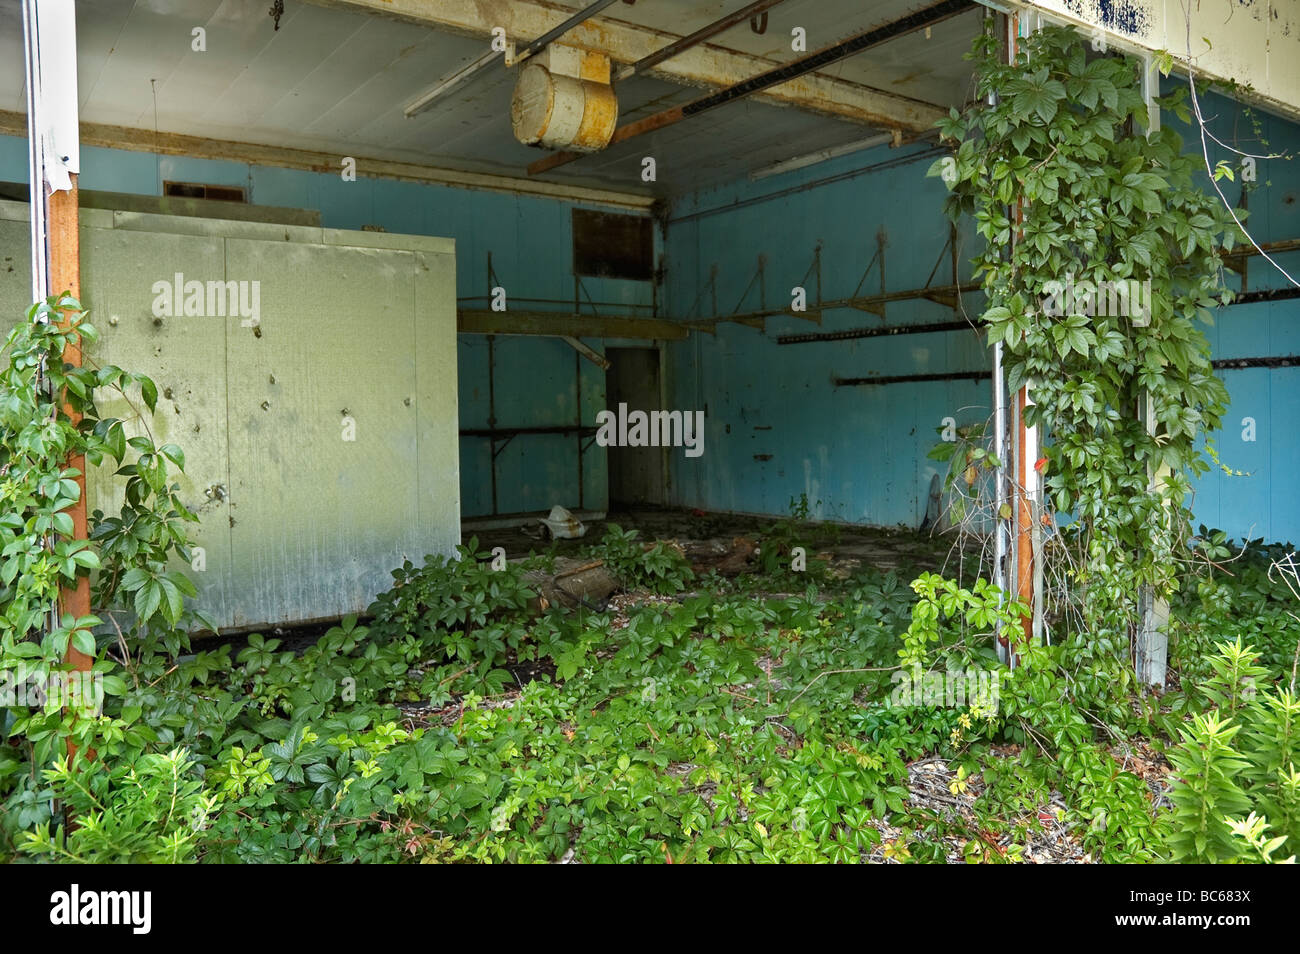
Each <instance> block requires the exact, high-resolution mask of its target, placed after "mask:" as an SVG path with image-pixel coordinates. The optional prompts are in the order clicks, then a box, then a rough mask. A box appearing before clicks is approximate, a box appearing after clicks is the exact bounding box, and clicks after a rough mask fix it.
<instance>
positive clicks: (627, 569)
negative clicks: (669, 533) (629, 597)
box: [591, 523, 694, 593]
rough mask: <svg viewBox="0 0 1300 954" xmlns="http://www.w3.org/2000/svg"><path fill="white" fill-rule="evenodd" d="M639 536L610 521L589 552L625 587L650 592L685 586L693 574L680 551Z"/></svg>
mask: <svg viewBox="0 0 1300 954" xmlns="http://www.w3.org/2000/svg"><path fill="white" fill-rule="evenodd" d="M639 536H640V533H639V531H636V530H624V529H623V528H622V527H620V526H619V525H618V524H616V523H611V524H609V525H608V526H607V527H606V528H605V536H604V538H603V539H602V540H601V542H600V545H599V546H598V547H596V548H594V549H593V550H592V551H591V555H592V556H593V557H594V558H597V559H601V560H604V561H605V566H606V567H608V568H609V571H610V572H611V573H613V574H614V576H615V578H617V579H618V581H619V583H621V584H622V585H623V588H624V589H628V590H636V589H646V590H649V591H650V592H652V593H676V592H679V591H680V590H682V589H684V588H685V586H686V584H687V583H688V582H689V581H690V580H691V579H693V578H694V574H693V573H692V572H691V567H690V563H689V562H688V561H687V560H686V557H685V555H683V553H682V552H681V550H680V549H678V548H677V547H675V546H673V545H672V544H670V543H668V542H667V541H664V540H656V541H655V542H654V543H651V544H645V545H642V544H641V543H640V542H639V541H638V537H639Z"/></svg>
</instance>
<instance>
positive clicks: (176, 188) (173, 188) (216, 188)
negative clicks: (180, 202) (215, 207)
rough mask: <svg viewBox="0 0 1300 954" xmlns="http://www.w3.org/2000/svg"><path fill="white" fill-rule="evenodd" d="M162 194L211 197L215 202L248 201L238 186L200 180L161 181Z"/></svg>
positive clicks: (192, 197)
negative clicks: (207, 182) (210, 183)
mask: <svg viewBox="0 0 1300 954" xmlns="http://www.w3.org/2000/svg"><path fill="white" fill-rule="evenodd" d="M163 195H167V196H176V197H177V198H180V199H212V200H213V201H215V202H244V203H247V202H248V194H247V193H246V192H245V190H244V189H242V188H241V187H239V186H224V185H206V184H205V183H202V182H169V181H165V182H163Z"/></svg>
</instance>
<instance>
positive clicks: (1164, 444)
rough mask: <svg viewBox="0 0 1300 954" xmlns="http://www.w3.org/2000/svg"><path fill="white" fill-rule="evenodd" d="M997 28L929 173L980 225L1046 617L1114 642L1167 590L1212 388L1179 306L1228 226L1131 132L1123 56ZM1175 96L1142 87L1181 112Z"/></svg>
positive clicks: (1137, 103)
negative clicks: (1033, 482) (1036, 481)
mask: <svg viewBox="0 0 1300 954" xmlns="http://www.w3.org/2000/svg"><path fill="white" fill-rule="evenodd" d="M1000 45H1001V44H1000V43H999V39H998V36H997V34H996V32H995V31H993V30H991V29H990V30H989V31H988V32H986V33H985V34H983V35H982V36H981V37H979V38H977V40H976V43H975V47H974V49H973V50H972V53H971V54H970V56H971V58H973V59H974V60H975V61H976V63H977V84H978V89H977V96H978V97H979V98H978V99H977V100H976V101H975V102H974V103H972V105H971V106H969V107H968V108H967V109H966V110H965V111H964V112H959V111H957V110H955V109H954V110H952V111H951V112H950V114H949V117H948V118H947V119H945V120H943V121H941V123H940V124H939V125H940V132H941V135H942V137H943V139H944V141H945V142H947V143H949V144H951V145H952V146H953V149H954V152H953V155H952V156H950V157H947V158H944V159H940V160H939V161H938V162H936V163H935V164H934V166H933V167H932V168H931V170H930V174H932V175H942V176H944V179H945V182H946V183H947V184H948V185H949V188H950V189H951V194H950V195H949V197H948V202H947V211H948V213H949V215H951V216H952V217H954V218H958V217H960V216H963V215H969V216H972V217H973V218H974V221H975V227H976V230H977V233H978V234H979V236H980V237H981V238H982V239H983V240H984V243H985V244H984V248H983V250H982V251H981V252H980V253H979V254H978V255H977V256H976V257H975V260H974V264H975V273H976V275H977V276H979V277H980V278H981V279H982V282H983V287H984V291H985V294H986V298H987V308H986V310H985V312H984V315H983V320H984V324H985V326H986V328H987V330H988V335H989V341H990V343H995V342H1001V343H1002V348H1003V356H1004V362H1005V367H1006V373H1007V387H1008V390H1009V391H1010V392H1011V393H1015V392H1016V391H1018V390H1020V389H1021V388H1022V387H1023V386H1024V385H1025V384H1026V383H1027V382H1029V381H1032V382H1034V392H1033V401H1032V403H1031V404H1027V406H1026V408H1025V423H1026V424H1027V425H1029V426H1035V427H1037V428H1038V429H1039V441H1040V446H1041V448H1042V449H1041V450H1040V451H1038V452H1037V453H1038V454H1039V455H1040V456H1039V457H1038V458H1037V459H1035V460H1033V461H1027V463H1028V464H1029V465H1030V466H1032V467H1034V469H1035V470H1036V471H1037V472H1038V474H1039V475H1041V478H1042V482H1043V483H1042V486H1043V494H1042V506H1043V512H1042V514H1041V518H1040V519H1041V523H1042V528H1041V531H1040V532H1042V533H1043V534H1044V535H1045V537H1046V544H1045V547H1044V573H1045V576H1046V579H1045V585H1044V590H1045V592H1046V593H1047V594H1048V601H1049V605H1048V607H1047V615H1048V617H1049V618H1050V619H1051V620H1052V625H1053V628H1054V630H1055V631H1056V633H1055V635H1056V636H1057V637H1058V638H1059V637H1062V636H1064V635H1066V633H1067V632H1069V631H1073V632H1075V633H1078V634H1080V636H1081V638H1083V639H1086V640H1087V641H1088V642H1089V644H1090V645H1091V646H1092V647H1093V648H1094V651H1095V652H1096V653H1098V654H1102V653H1105V654H1108V655H1109V656H1111V657H1112V658H1118V659H1126V658H1129V656H1130V654H1131V653H1132V652H1133V650H1134V648H1135V647H1137V646H1138V645H1140V639H1139V637H1140V634H1141V632H1142V621H1143V619H1144V618H1146V619H1148V620H1149V619H1151V618H1152V616H1151V614H1145V616H1144V612H1143V606H1142V601H1143V594H1144V593H1149V594H1150V598H1151V599H1152V600H1156V601H1158V600H1165V599H1167V598H1168V596H1169V595H1170V594H1171V593H1172V592H1174V591H1175V590H1177V589H1178V587H1179V586H1180V584H1181V582H1182V580H1183V579H1184V578H1185V577H1186V576H1187V575H1188V569H1189V564H1190V563H1191V562H1192V561H1193V559H1194V554H1193V552H1192V550H1191V549H1190V548H1189V546H1188V543H1189V539H1190V535H1191V534H1190V527H1191V520H1190V512H1189V510H1188V508H1187V506H1186V501H1187V499H1188V493H1189V489H1190V477H1191V476H1192V475H1194V474H1197V473H1203V472H1204V471H1205V470H1206V469H1207V466H1208V465H1207V463H1206V461H1205V460H1204V458H1203V456H1202V453H1201V452H1200V450H1198V448H1197V446H1196V441H1197V437H1198V435H1200V434H1203V433H1205V432H1207V431H1210V430H1213V429H1215V428H1216V427H1218V425H1219V422H1220V418H1221V416H1222V414H1223V413H1224V409H1225V404H1226V400H1227V393H1226V391H1225V389H1224V386H1223V383H1222V382H1221V381H1220V380H1219V379H1218V378H1217V377H1216V376H1215V374H1214V370H1213V367H1212V365H1211V362H1210V353H1209V350H1210V349H1209V343H1208V342H1207V340H1206V338H1205V336H1204V334H1203V333H1202V331H1201V330H1200V328H1199V327H1198V322H1209V321H1211V320H1212V317H1213V316H1212V314H1211V309H1212V308H1214V307H1215V306H1216V305H1218V304H1220V303H1223V302H1226V301H1228V300H1230V298H1231V293H1230V292H1228V291H1227V290H1226V289H1225V287H1224V285H1223V269H1222V262H1221V260H1220V257H1219V256H1220V249H1227V250H1229V251H1230V250H1231V249H1232V247H1233V246H1234V244H1236V243H1237V242H1239V241H1240V240H1241V235H1240V231H1239V230H1238V229H1237V228H1236V226H1235V224H1234V223H1233V222H1232V219H1231V216H1230V215H1229V214H1228V211H1227V210H1226V209H1225V208H1224V207H1223V206H1222V205H1221V204H1220V203H1219V201H1218V200H1217V198H1216V197H1213V196H1211V195H1209V194H1207V193H1206V192H1204V191H1203V190H1202V189H1201V188H1199V187H1198V182H1197V180H1196V176H1197V174H1198V171H1199V166H1198V163H1197V161H1196V157H1193V156H1190V155H1186V154H1184V152H1183V150H1182V142H1181V140H1180V138H1179V136H1178V135H1177V134H1176V133H1175V132H1174V131H1173V130H1172V129H1169V128H1161V129H1152V130H1151V132H1150V135H1147V131H1146V127H1147V124H1148V122H1149V114H1148V111H1147V99H1146V98H1145V97H1144V90H1143V74H1142V64H1141V63H1139V62H1137V61H1135V60H1133V59H1131V58H1128V57H1125V56H1122V55H1119V54H1117V53H1115V52H1114V51H1110V52H1107V51H1105V50H1098V49H1093V48H1090V46H1089V44H1088V42H1087V41H1086V40H1085V39H1083V38H1081V37H1080V36H1078V35H1077V34H1076V33H1075V32H1074V31H1073V30H1070V29H1068V28H1064V27H1050V28H1045V29H1042V30H1040V31H1037V32H1034V33H1032V34H1030V35H1028V36H1024V37H1021V38H1020V40H1019V43H1018V49H1017V51H1016V55H1015V57H1014V59H1013V61H1012V62H1010V63H1006V62H1003V61H1002V59H1001V57H1000V55H999V52H1000V49H999V48H1000ZM991 93H996V94H997V96H996V97H995V98H990V94H991ZM1184 96H1185V91H1183V90H1177V91H1175V92H1174V93H1172V94H1171V95H1169V96H1164V97H1159V96H1153V97H1152V102H1153V103H1155V104H1156V105H1158V106H1159V107H1160V108H1161V109H1163V110H1169V111H1172V112H1173V113H1174V114H1175V115H1178V116H1180V117H1183V118H1186V117H1187V116H1189V110H1188V108H1187V105H1186V104H1185V103H1184ZM1238 215H1244V212H1242V211H1240V210H1239V211H1238ZM1017 234H1018V235H1019V236H1020V238H1019V239H1018V240H1016V241H1014V242H1013V241H1012V239H1013V236H1015V235H1017ZM1008 247H1010V248H1011V252H1010V254H1008V252H1007V249H1008ZM1143 408H1149V409H1150V410H1149V413H1148V412H1144V411H1143ZM1153 474H1162V475H1163V479H1161V480H1158V481H1156V480H1153V479H1152V475H1153ZM1058 525H1059V526H1058ZM1053 641H1057V640H1056V639H1054V640H1053ZM1124 672H1125V673H1126V675H1125V676H1124V677H1123V678H1122V679H1121V684H1118V685H1116V686H1115V687H1114V688H1115V690H1116V691H1117V692H1121V691H1124V690H1125V689H1126V688H1127V686H1126V685H1124V684H1122V683H1123V682H1124V681H1125V680H1127V681H1128V682H1129V684H1131V681H1132V678H1133V673H1132V671H1131V670H1128V669H1125V670H1124Z"/></svg>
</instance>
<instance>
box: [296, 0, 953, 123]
mask: <svg viewBox="0 0 1300 954" xmlns="http://www.w3.org/2000/svg"><path fill="white" fill-rule="evenodd" d="M308 2H311V3H313V4H315V5H316V6H323V7H331V8H333V9H339V10H350V11H353V12H359V13H371V14H376V15H379V16H386V17H390V18H393V19H398V20H402V21H405V22H407V23H417V24H421V25H423V26H428V27H435V28H437V29H440V30H445V31H447V32H449V33H457V34H460V35H462V36H472V37H475V38H478V39H483V40H486V39H488V38H489V37H490V36H491V32H492V28H493V27H502V28H503V29H505V31H506V34H507V35H508V36H510V37H516V38H518V37H538V36H541V35H543V34H545V33H546V32H547V31H549V30H550V29H552V28H553V27H555V26H556V25H557V24H558V23H560V22H562V15H563V14H567V13H568V12H569V11H558V10H557V9H556V8H555V6H554V5H552V4H548V3H543V2H540V0H511V2H509V3H499V2H498V3H486V2H483V0H308ZM677 39H679V38H678V37H677V36H675V35H674V34H671V33H667V32H664V31H662V30H655V29H652V28H650V27H643V26H639V25H637V24H633V23H627V22H625V21H621V20H617V19H613V18H606V17H593V18H592V19H590V20H587V21H585V22H583V23H580V24H578V25H577V26H576V27H574V28H573V29H572V30H570V31H569V32H568V33H567V34H566V35H565V39H564V42H565V44H566V45H570V46H576V47H579V48H580V49H584V50H591V51H594V52H599V53H604V54H605V55H606V56H609V57H610V58H611V59H613V60H616V61H617V62H620V63H636V62H638V61H640V60H642V59H644V58H646V57H648V56H650V55H651V54H653V53H656V52H658V51H660V50H661V49H662V48H663V46H664V43H665V41H668V42H672V41H675V40H677ZM771 67H772V61H771V60H769V59H766V58H764V57H761V56H754V55H752V54H748V53H741V52H738V51H735V50H727V49H723V48H721V47H716V46H712V45H709V44H703V43H702V44H699V45H698V46H694V47H691V48H690V49H687V50H684V51H682V52H681V53H679V54H677V55H676V56H674V57H673V58H672V59H671V60H669V61H667V62H662V63H660V64H659V65H658V66H656V67H654V68H653V69H652V71H651V72H653V73H654V75H656V76H658V77H660V78H661V79H665V80H668V81H670V82H676V83H681V84H684V85H687V86H702V87H710V88H717V87H727V86H731V85H733V84H735V83H738V82H740V81H742V80H744V79H745V78H746V77H748V76H753V75H754V74H756V73H759V72H761V71H763V70H767V69H770V68H771ZM760 98H761V99H763V100H764V101H765V102H769V103H775V104H777V105H781V106H795V107H797V108H799V109H804V110H808V111H810V112H814V113H820V114H822V115H827V116H837V117H839V118H841V119H848V120H850V121H853V122H859V123H864V124H866V125H870V126H878V127H885V128H891V129H892V128H897V129H902V130H905V131H910V132H916V133H921V132H926V131H928V130H929V129H931V128H932V127H933V126H934V124H935V123H936V122H938V121H939V120H940V119H941V118H942V117H943V115H944V112H945V110H943V109H940V108H939V107H937V106H933V105H931V104H929V103H922V102H918V101H916V100H913V99H909V98H907V97H904V96H898V95H895V94H891V93H887V92H883V91H881V90H876V89H872V88H870V87H868V86H863V85H861V84H859V83H853V82H850V81H848V80H842V79H838V78H836V77H832V76H823V75H808V76H805V77H803V78H802V79H800V80H799V82H798V83H787V84H784V85H779V86H775V87H773V88H771V89H769V90H765V91H764V92H763V93H761V94H760Z"/></svg>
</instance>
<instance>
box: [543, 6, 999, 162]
mask: <svg viewBox="0 0 1300 954" xmlns="http://www.w3.org/2000/svg"><path fill="white" fill-rule="evenodd" d="M975 5H976V4H975V0H939V2H938V3H935V4H933V5H931V6H928V7H925V8H924V9H922V10H917V11H916V12H914V13H909V14H908V15H907V16H905V17H900V18H899V19H897V20H893V21H891V22H889V23H886V24H883V25H881V26H878V27H875V28H873V29H870V30H867V31H866V32H865V33H859V34H858V35H856V36H853V37H850V38H849V39H847V40H842V41H840V42H839V43H833V44H831V45H830V46H826V47H823V48H822V49H820V50H817V51H816V52H814V53H809V54H808V55H807V56H805V57H801V58H800V59H797V60H795V61H793V62H791V63H783V64H782V65H780V66H777V67H774V68H770V69H767V70H764V71H763V72H762V73H759V74H758V75H757V76H750V77H748V78H747V79H744V80H741V81H740V82H738V83H733V84H732V85H730V86H727V87H724V88H723V89H720V90H717V91H715V92H713V93H710V94H708V95H707V96H701V97H700V98H699V99H696V100H692V101H691V102H689V103H686V104H685V105H684V106H674V107H673V108H671V109H665V110H663V111H662V112H658V113H655V114H654V115H652V116H647V117H645V118H644V119H639V120H637V121H636V122H632V123H628V124H627V125H625V126H620V127H619V128H618V129H617V130H616V131H615V132H614V136H613V138H612V139H611V140H610V143H609V144H610V145H611V146H613V145H615V144H617V143H620V142H626V141H627V140H629V139H634V138H635V137H637V136H641V135H644V134H646V133H650V132H654V131H655V130H658V129H663V128H664V127H666V126H672V125H675V124H676V123H679V122H681V121H682V120H684V119H689V118H691V117H692V116H699V115H700V114H702V113H705V112H707V111H708V110H711V109H716V108H717V107H719V106H725V105H726V104H728V103H733V102H735V101H736V100H739V99H744V98H745V97H748V96H753V95H756V94H758V93H761V92H763V91H764V90H769V89H772V88H774V87H777V86H780V85H782V84H785V83H788V82H790V81H791V80H797V79H800V78H801V77H805V76H809V75H812V74H814V73H815V72H816V71H817V70H819V69H821V68H822V67H824V66H831V65H833V64H835V63H838V62H840V61H841V60H843V59H847V58H848V57H850V56H853V55H855V54H857V53H861V52H863V51H865V50H869V49H871V48H872V47H875V46H879V45H881V44H882V43H888V42H889V41H890V40H894V39H897V38H898V37H901V36H906V35H907V34H909V33H914V32H916V31H917V30H921V29H929V28H930V27H932V26H934V25H935V24H937V23H941V22H942V21H944V20H947V19H949V18H951V17H955V16H957V15H958V14H960V13H965V12H966V11H967V10H970V9H972V8H973V7H975ZM583 155H584V154H583V153H580V152H567V151H566V152H557V153H553V154H552V155H550V156H547V157H546V158H545V159H540V160H538V161H537V162H534V163H533V164H532V165H530V166H529V167H528V174H529V175H538V174H539V173H542V172H548V171H550V170H551V169H554V168H556V167H558V166H562V165H565V164H566V163H570V162H573V161H575V160H577V159H581V158H582V157H583Z"/></svg>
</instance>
